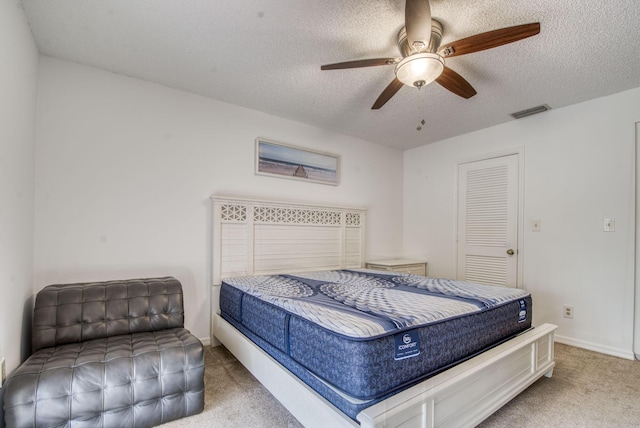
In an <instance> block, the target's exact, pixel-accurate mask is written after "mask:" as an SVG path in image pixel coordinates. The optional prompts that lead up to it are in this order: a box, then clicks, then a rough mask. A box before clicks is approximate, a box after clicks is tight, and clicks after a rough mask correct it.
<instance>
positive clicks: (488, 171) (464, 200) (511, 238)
mask: <svg viewBox="0 0 640 428" xmlns="http://www.w3.org/2000/svg"><path fill="white" fill-rule="evenodd" d="M518 163H519V161H518V155H517V154H514V155H509V156H503V157H497V158H492V159H486V160H481V161H476V162H470V163H464V164H460V165H459V168H458V279H464V280H467V281H472V282H479V283H483V284H496V285H503V286H508V287H517V286H518V284H517V278H518V272H517V268H518V188H519V186H518V178H519V174H518Z"/></svg>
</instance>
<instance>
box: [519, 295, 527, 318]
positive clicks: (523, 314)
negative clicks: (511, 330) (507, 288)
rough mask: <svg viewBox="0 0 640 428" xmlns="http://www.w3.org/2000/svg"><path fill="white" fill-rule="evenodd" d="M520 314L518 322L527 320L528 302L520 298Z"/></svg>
mask: <svg viewBox="0 0 640 428" xmlns="http://www.w3.org/2000/svg"><path fill="white" fill-rule="evenodd" d="M519 303H520V314H519V315H518V322H519V323H520V322H525V321H526V320H527V302H526V301H525V300H524V299H522V300H520V302H519Z"/></svg>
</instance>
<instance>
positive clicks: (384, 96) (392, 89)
mask: <svg viewBox="0 0 640 428" xmlns="http://www.w3.org/2000/svg"><path fill="white" fill-rule="evenodd" d="M402 86H404V83H402V82H401V81H399V80H398V79H393V82H391V83H390V84H389V86H387V87H386V88H384V91H382V93H381V94H380V96H379V97H378V99H377V100H376V102H375V103H373V106H372V107H371V110H378V109H379V108H380V107H382V106H383V105H385V104H386V102H387V101H389V100H390V99H391V97H393V96H394V95H395V94H396V92H398V91H399V90H400V88H402Z"/></svg>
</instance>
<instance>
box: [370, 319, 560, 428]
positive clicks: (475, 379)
mask: <svg viewBox="0 0 640 428" xmlns="http://www.w3.org/2000/svg"><path fill="white" fill-rule="evenodd" d="M555 329H556V326H555V325H552V324H543V325H541V326H540V327H537V328H535V329H532V330H530V331H528V332H526V333H523V334H521V335H520V336H518V337H516V338H514V339H512V340H510V341H508V342H506V343H504V344H502V345H500V346H498V347H496V348H493V349H491V350H489V351H487V352H484V353H483V354H481V355H478V356H477V357H475V358H473V359H471V360H469V361H467V362H465V363H462V364H460V365H458V366H455V367H453V368H451V369H449V370H447V371H445V372H443V373H441V374H439V375H437V376H435V377H433V378H430V379H428V380H426V381H424V382H422V383H420V384H418V385H416V386H414V387H412V388H410V389H408V390H406V391H403V392H402V393H400V394H397V395H395V396H393V397H390V398H389V399H387V400H385V401H383V402H381V403H378V404H375V405H373V406H371V407H369V408H368V409H365V410H363V411H362V412H361V413H360V414H359V415H358V420H359V421H360V425H361V427H363V428H370V427H371V428H372V427H376V428H380V427H385V428H391V427H402V428H412V427H416V428H418V427H420V428H431V427H447V426H451V427H472V426H475V425H477V424H479V423H480V422H482V421H483V420H484V419H486V418H487V417H488V416H490V415H491V414H492V413H494V412H495V411H496V410H498V409H499V408H500V407H502V406H503V405H504V404H506V403H507V402H508V401H509V400H511V399H512V398H514V397H515V396H516V395H518V394H519V393H520V392H522V391H523V390H524V389H526V388H527V387H528V386H529V385H531V384H532V383H533V382H535V381H536V380H537V379H539V378H540V377H542V376H547V377H551V374H552V373H553V368H554V366H555V363H554V361H553V358H554V357H553V353H554V350H553V334H554V331H555Z"/></svg>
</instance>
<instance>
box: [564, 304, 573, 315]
mask: <svg viewBox="0 0 640 428" xmlns="http://www.w3.org/2000/svg"><path fill="white" fill-rule="evenodd" d="M562 313H563V316H564V317H565V318H573V306H569V305H564V306H563V307H562Z"/></svg>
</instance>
